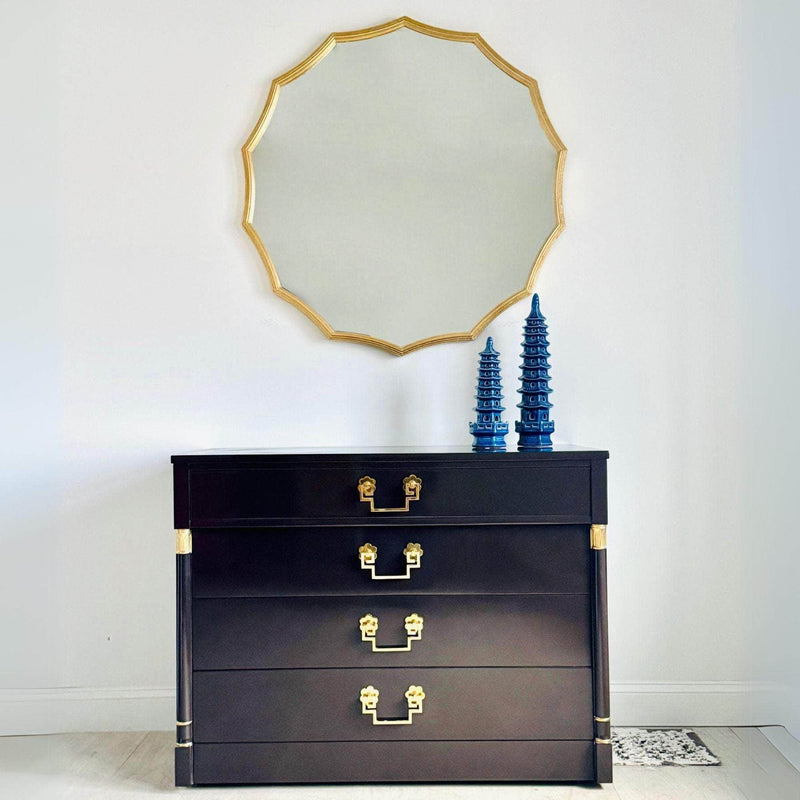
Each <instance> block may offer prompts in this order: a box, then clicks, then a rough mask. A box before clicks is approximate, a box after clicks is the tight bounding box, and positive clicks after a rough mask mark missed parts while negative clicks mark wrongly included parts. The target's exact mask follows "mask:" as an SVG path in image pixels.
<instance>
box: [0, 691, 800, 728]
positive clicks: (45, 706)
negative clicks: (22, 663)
mask: <svg viewBox="0 0 800 800" xmlns="http://www.w3.org/2000/svg"><path fill="white" fill-rule="evenodd" d="M792 699H794V698H793V697H789V696H787V689H786V687H783V686H780V685H778V684H771V683H755V682H740V681H700V682H688V683H663V682H615V683H612V684H611V721H612V724H614V725H640V726H651V727H660V726H678V725H697V726H701V725H753V726H764V725H785V726H786V727H787V728H789V730H791V731H794V730H796V729H797V725H798V723H800V720H795V719H794V718H793V711H794V710H795V709H796V708H797V703H796V702H794V703H793V702H791V700H792ZM787 701H788V702H787ZM174 720H175V692H174V690H173V689H172V688H164V687H154V688H95V689H92V688H87V689H80V688H56V689H3V690H0V735H3V736H9V735H23V734H37V733H66V732H71V731H130V730H169V729H171V728H172V726H173V725H174Z"/></svg>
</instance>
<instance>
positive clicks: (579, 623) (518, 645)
mask: <svg viewBox="0 0 800 800" xmlns="http://www.w3.org/2000/svg"><path fill="white" fill-rule="evenodd" d="M412 613H416V614H419V615H420V616H422V617H423V619H424V628H423V630H422V637H421V638H420V639H419V640H418V641H412V642H411V649H410V650H409V651H408V652H383V653H381V652H373V649H372V646H371V643H370V642H365V641H362V638H361V632H360V630H359V625H358V622H359V619H360V618H361V617H363V616H364V615H365V614H372V615H373V616H375V617H377V618H378V620H379V623H380V625H379V628H378V633H377V636H376V637H375V641H376V645H377V646H379V647H397V646H403V645H407V644H408V638H407V635H406V631H405V627H404V621H405V618H406V617H407V616H408V615H409V614H412ZM589 620H590V598H589V596H588V595H585V594H562V595H558V594H538V595H536V594H535V595H520V594H512V595H447V596H437V595H393V596H381V597H375V596H370V595H366V596H361V597H277V598H276V597H266V598H262V597H258V598H254V597H247V598H238V597H237V598H232V599H226V600H195V601H194V650H195V658H194V668H195V669H196V670H207V669H215V670H221V669H274V668H289V667H295V668H299V667H308V668H319V667H398V666H403V667H405V666H430V667H449V666H453V665H454V664H456V665H459V666H462V667H480V666H485V665H486V664H494V665H495V666H498V667H556V666H566V667H590V666H591V664H592V654H591V636H590V627H589ZM465 642H468V643H469V647H465V646H464V643H465Z"/></svg>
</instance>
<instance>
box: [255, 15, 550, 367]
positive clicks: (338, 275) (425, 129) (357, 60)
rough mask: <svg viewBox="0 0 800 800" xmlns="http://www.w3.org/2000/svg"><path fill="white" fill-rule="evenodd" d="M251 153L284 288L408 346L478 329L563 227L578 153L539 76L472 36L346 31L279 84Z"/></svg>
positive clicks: (326, 326) (342, 334)
mask: <svg viewBox="0 0 800 800" xmlns="http://www.w3.org/2000/svg"><path fill="white" fill-rule="evenodd" d="M392 25H394V26H395V27H394V28H392V27H391V26H392ZM387 29H388V30H387ZM434 30H435V31H436V33H437V35H432V34H431V33H430V31H434ZM376 31H383V32H382V33H376ZM442 34H450V35H451V36H452V37H467V38H462V39H457V38H450V37H448V38H440V36H441V35H442ZM348 37H349V38H348ZM495 59H496V60H495ZM243 152H244V155H245V164H246V168H247V177H248V198H247V209H246V213H245V227H246V228H247V229H248V232H249V233H250V235H251V237H252V238H253V240H254V242H255V243H256V245H257V246H258V248H259V251H260V252H261V255H262V258H263V259H264V261H265V263H266V265H267V268H268V269H269V271H270V277H271V279H272V283H273V288H274V289H275V290H276V292H277V293H278V294H281V295H282V296H284V297H285V298H286V299H287V300H289V301H290V302H292V303H294V304H295V305H296V306H298V307H299V308H300V309H301V310H302V311H304V312H305V313H306V314H307V315H308V316H310V317H311V318H312V319H313V320H314V321H315V322H316V323H317V324H318V325H319V326H320V327H321V328H322V329H323V331H324V332H325V333H326V334H327V335H329V336H334V337H336V338H345V339H350V340H356V341H364V342H366V343H369V344H373V345H377V346H379V347H383V348H384V349H386V350H389V351H390V352H394V353H398V354H400V353H403V352H408V351H410V350H413V349H416V348H417V347H420V346H424V345H425V344H432V343H435V342H437V341H447V340H465V339H471V338H474V336H476V335H477V333H478V332H479V331H480V330H481V329H482V328H483V327H484V326H485V325H486V324H487V323H488V322H489V321H490V320H491V319H492V318H493V317H494V316H496V315H497V314H498V313H500V311H502V310H503V309H504V308H506V307H508V306H509V305H510V304H511V303H513V302H515V301H516V300H517V299H520V298H521V297H523V296H525V295H526V294H529V293H530V292H531V291H532V289H533V280H534V277H535V272H536V268H538V266H539V264H540V262H541V260H542V258H543V257H544V254H545V252H546V250H547V249H548V248H549V246H550V244H551V243H552V241H553V240H554V239H555V237H556V236H557V235H558V233H559V232H560V230H561V228H562V227H563V218H562V214H561V202H560V201H561V198H560V183H561V174H562V172H563V160H564V156H565V153H566V150H565V148H564V147H563V145H562V144H561V142H560V140H559V139H558V137H557V135H556V134H555V131H553V129H552V127H551V126H550V123H549V121H548V119H547V116H546V114H545V112H544V108H543V107H542V105H541V100H540V98H539V93H538V88H537V86H536V83H535V81H533V80H532V79H531V78H528V77H527V76H525V75H522V73H518V72H517V71H516V70H515V69H514V68H513V67H511V66H510V65H508V64H506V63H505V62H503V61H502V59H500V57H499V56H497V54H495V53H494V51H492V50H491V49H490V48H489V47H488V45H486V44H485V43H484V42H483V40H482V39H480V37H478V36H477V35H476V34H458V33H455V32H443V31H440V30H439V29H430V28H427V26H423V25H421V24H419V23H414V22H413V20H406V19H403V20H396V21H395V22H394V23H390V24H389V25H386V26H382V27H381V28H378V29H372V30H371V31H360V32H352V33H349V34H334V35H333V37H330V38H329V39H328V40H326V42H325V43H324V44H323V45H322V46H321V48H319V49H318V50H317V51H315V53H313V54H312V55H311V56H310V57H309V58H308V59H306V61H305V62H302V63H301V64H300V65H298V67H296V68H295V69H294V70H291V71H290V72H289V73H286V75H283V76H281V77H280V78H278V79H276V81H274V82H273V86H272V91H271V93H270V97H269V100H268V101H267V106H266V108H265V109H264V113H263V114H262V118H261V120H260V121H259V124H258V126H257V127H256V129H255V131H254V132H253V134H252V135H251V137H250V140H248V143H247V144H246V145H245V147H244V149H243Z"/></svg>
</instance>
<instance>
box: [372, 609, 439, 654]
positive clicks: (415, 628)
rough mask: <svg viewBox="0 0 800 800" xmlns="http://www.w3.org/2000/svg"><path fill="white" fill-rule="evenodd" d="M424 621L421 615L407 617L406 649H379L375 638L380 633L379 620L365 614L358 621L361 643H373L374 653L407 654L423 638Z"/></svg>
mask: <svg viewBox="0 0 800 800" xmlns="http://www.w3.org/2000/svg"><path fill="white" fill-rule="evenodd" d="M422 625H423V619H422V617H421V616H420V615H419V614H409V615H408V616H407V617H406V643H405V646H404V647H378V643H377V642H376V641H375V636H376V635H377V633H378V618H377V617H373V616H372V614H365V615H364V616H363V617H361V619H360V620H359V621H358V627H359V629H360V630H361V641H362V642H372V652H373V653H407V652H409V651H410V650H411V642H418V641H419V640H420V639H421V638H422Z"/></svg>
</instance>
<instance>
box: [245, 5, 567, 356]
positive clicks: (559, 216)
mask: <svg viewBox="0 0 800 800" xmlns="http://www.w3.org/2000/svg"><path fill="white" fill-rule="evenodd" d="M400 28H408V29H410V30H412V31H416V32H417V33H422V34H425V35H426V36H432V37H434V38H436V39H446V40H449V41H453V42H471V43H472V44H474V45H475V47H477V48H478V50H480V52H481V53H483V55H484V56H486V58H488V59H489V61H491V62H492V63H493V64H494V65H495V66H497V67H499V68H500V69H501V70H502V71H503V72H505V73H506V75H508V76H510V77H511V78H513V79H514V80H515V81H518V82H519V83H521V84H523V85H524V86H526V87H527V88H528V90H529V92H530V96H531V100H532V102H533V106H534V108H535V109H536V115H537V118H538V120H539V124H540V125H541V127H542V129H543V130H544V132H545V135H546V136H547V139H548V141H549V142H550V144H551V145H552V146H553V148H554V149H555V150H556V152H557V160H556V170H555V184H554V192H553V202H554V205H555V217H556V224H555V227H554V228H553V230H552V231H551V233H550V235H549V236H548V237H547V239H546V240H545V242H544V244H543V245H542V246H541V248H540V249H539V252H538V253H537V255H536V258H535V259H534V261H533V264H532V266H531V270H530V273H529V275H528V280H527V282H526V284H525V286H524V287H523V288H522V289H520V291H518V292H515V293H514V294H512V295H511V296H510V297H507V298H506V299H505V300H503V301H501V302H500V303H498V304H497V305H496V306H495V307H494V308H492V309H491V311H489V312H488V313H487V314H485V315H484V316H483V317H482V318H481V319H480V320H479V321H478V322H477V323H476V324H475V325H474V327H473V328H472V329H471V330H469V331H463V332H456V333H443V334H438V335H436V336H429V337H427V338H425V339H419V340H418V341H416V342H412V343H411V344H408V345H405V346H400V345H396V344H394V343H392V342H388V341H386V340H385V339H378V338H377V337H374V336H369V335H367V334H363V333H354V332H350V331H337V330H334V329H333V328H332V327H331V326H330V325H329V324H328V322H327V321H326V320H325V319H324V318H323V317H322V316H321V315H320V314H318V313H317V312H316V311H315V310H314V309H313V308H311V306H309V305H308V304H307V303H305V302H303V301H302V300H301V299H300V298H299V297H297V295H295V294H293V293H292V292H290V291H289V290H288V289H286V288H285V287H284V286H282V285H281V281H280V277H279V276H278V271H277V269H276V268H275V265H274V264H273V263H272V259H271V258H270V255H269V252H268V251H267V248H266V246H265V245H264V242H262V241H261V237H260V236H259V235H258V233H257V232H256V229H255V227H254V226H253V212H254V208H255V175H254V171H253V150H255V148H256V146H257V145H258V143H259V141H260V140H261V137H262V136H263V135H264V132H265V131H266V129H267V126H268V125H269V122H270V119H271V118H272V114H273V113H274V111H275V107H276V105H277V103H278V97H279V96H280V91H281V87H283V86H286V85H287V84H289V83H291V82H292V81H294V80H296V79H297V78H299V77H300V76H301V75H304V74H305V73H306V72H308V71H309V70H310V69H311V68H312V67H313V66H314V65H315V64H317V63H319V62H320V61H321V60H322V59H323V58H325V56H326V55H327V54H328V53H330V52H331V50H333V48H334V47H336V45H337V44H340V43H344V42H357V41H361V40H363V39H373V38H376V37H378V36H384V35H386V34H387V33H392V32H393V31H396V30H398V29H400ZM242 157H243V159H244V171H245V206H244V215H243V218H242V225H243V226H244V229H245V230H246V231H247V234H248V236H249V237H250V239H251V240H252V241H253V244H255V246H256V249H257V250H258V252H259V255H260V256H261V260H262V261H263V262H264V266H266V268H267V273H268V274H269V279H270V283H271V285H272V291H273V292H274V293H275V294H276V295H278V297H282V298H283V299H284V300H286V301H287V302H289V303H291V304H292V305H293V306H295V308H298V309H300V311H302V312H303V313H304V314H305V315H306V316H307V317H308V318H309V319H310V320H311V321H312V322H313V323H314V324H315V325H316V326H317V327H318V328H319V329H320V330H321V331H322V332H323V333H324V334H325V336H327V337H328V338H329V339H340V340H342V341H347V342H359V343H361V344H368V345H371V346H373V347H379V348H381V349H382V350H386V351H387V352H389V353H392V355H396V356H402V355H405V354H406V353H410V352H412V351H414V350H419V349H420V348H421V347H428V346H429V345H432V344H439V343H442V342H468V341H472V340H473V339H475V337H476V336H477V335H478V334H479V333H480V332H481V331H482V330H483V329H484V328H485V327H486V326H487V325H488V324H489V323H490V322H491V321H492V320H493V319H494V318H495V317H497V316H498V315H499V314H501V313H502V312H503V311H505V310H506V309H507V308H508V307H509V306H512V305H513V304H514V303H516V302H517V301H518V300H521V299H522V298H524V297H527V296H529V295H531V294H532V293H533V287H534V283H535V281H536V276H537V274H538V272H539V268H540V267H541V265H542V262H543V261H544V258H545V256H546V255H547V253H548V251H549V250H550V248H551V247H552V246H553V242H555V240H556V239H557V238H558V236H559V235H560V233H561V231H563V230H564V227H565V223H564V205H563V198H562V186H563V179H564V164H565V162H566V157H567V148H566V147H565V146H564V143H563V142H562V141H561V139H560V138H559V137H558V134H557V133H556V131H555V129H554V128H553V125H552V123H551V122H550V118H549V117H548V116H547V112H546V111H545V108H544V104H543V103H542V98H541V95H540V94H539V85H538V84H537V82H536V80H535V78H531V77H530V76H529V75H526V74H525V73H524V72H520V71H519V70H518V69H516V68H515V67H513V66H512V65H511V64H509V63H508V62H507V61H506V60H505V59H504V58H502V56H500V55H499V54H498V53H496V52H495V51H494V50H493V49H492V48H491V47H490V46H489V45H488V44H487V43H486V42H485V41H484V39H483V37H482V36H481V35H480V34H478V33H466V32H463V31H451V30H447V29H446V28H435V27H432V26H431V25H425V24H424V23H422V22H417V21H416V20H414V19H411V18H410V17H400V18H398V19H395V20H392V21H391V22H387V23H384V24H383V25H377V26H375V27H372V28H362V29H361V30H356V31H344V32H340V33H332V34H331V35H330V36H328V38H327V39H325V41H324V42H323V43H322V44H321V45H320V46H319V47H318V48H317V49H316V50H314V52H313V53H311V55H309V56H308V57H307V58H305V59H304V60H303V61H301V62H300V63H299V64H298V65H297V66H295V67H293V68H292V69H290V70H289V71H288V72H284V73H283V75H280V76H278V77H277V78H275V79H274V80H273V81H272V85H271V86H270V90H269V95H268V96H267V101H266V103H265V105H264V110H263V111H262V112H261V116H260V117H259V120H258V122H257V123H256V126H255V128H253V131H252V133H251V134H250V136H249V137H248V139H247V141H246V142H245V143H244V145H243V146H242Z"/></svg>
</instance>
